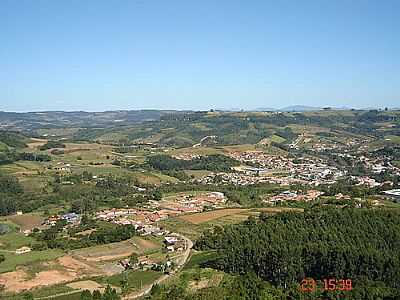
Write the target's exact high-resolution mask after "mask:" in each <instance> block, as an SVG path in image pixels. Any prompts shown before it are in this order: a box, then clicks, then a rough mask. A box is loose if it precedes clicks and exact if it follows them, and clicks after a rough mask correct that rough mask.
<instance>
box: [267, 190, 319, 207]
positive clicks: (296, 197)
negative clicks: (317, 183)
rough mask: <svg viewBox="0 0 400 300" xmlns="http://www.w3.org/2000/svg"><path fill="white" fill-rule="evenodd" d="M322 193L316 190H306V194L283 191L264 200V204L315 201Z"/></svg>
mask: <svg viewBox="0 0 400 300" xmlns="http://www.w3.org/2000/svg"><path fill="white" fill-rule="evenodd" d="M323 194H324V193H323V192H321V191H317V190H308V191H307V192H306V193H302V192H301V191H284V192H282V193H280V194H278V195H275V196H273V197H270V198H268V199H265V200H264V202H266V203H268V204H272V205H276V204H278V203H282V202H286V201H304V202H308V201H313V200H316V199H317V198H318V197H319V196H321V195H323Z"/></svg>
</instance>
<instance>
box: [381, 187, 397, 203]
mask: <svg viewBox="0 0 400 300" xmlns="http://www.w3.org/2000/svg"><path fill="white" fill-rule="evenodd" d="M383 193H384V194H385V195H387V196H389V197H390V198H392V199H393V200H395V201H396V202H400V189H394V190H389V191H384V192H383Z"/></svg>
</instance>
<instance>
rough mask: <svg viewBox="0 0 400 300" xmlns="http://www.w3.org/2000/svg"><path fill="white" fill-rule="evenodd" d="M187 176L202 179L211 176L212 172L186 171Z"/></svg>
mask: <svg viewBox="0 0 400 300" xmlns="http://www.w3.org/2000/svg"><path fill="white" fill-rule="evenodd" d="M185 173H186V175H188V176H190V177H194V178H201V177H204V176H207V175H209V174H211V173H212V172H211V171H207V170H185Z"/></svg>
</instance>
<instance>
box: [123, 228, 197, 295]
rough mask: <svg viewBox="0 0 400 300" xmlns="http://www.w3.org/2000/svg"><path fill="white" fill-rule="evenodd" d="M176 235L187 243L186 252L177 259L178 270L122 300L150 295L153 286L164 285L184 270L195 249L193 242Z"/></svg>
mask: <svg viewBox="0 0 400 300" xmlns="http://www.w3.org/2000/svg"><path fill="white" fill-rule="evenodd" d="M176 235H177V236H179V237H180V238H181V239H183V240H185V241H186V250H185V251H184V252H183V254H182V255H181V256H180V257H179V258H177V259H176V264H177V265H176V269H175V270H174V271H173V272H171V273H170V274H165V275H163V276H161V277H160V278H158V279H157V280H156V281H154V282H153V283H152V284H150V285H148V286H145V287H143V289H142V290H141V291H137V292H134V293H130V294H128V295H126V296H124V297H123V298H122V299H124V300H131V299H137V298H140V297H143V296H144V295H147V294H148V293H150V291H151V289H152V287H153V285H155V284H161V283H163V282H164V281H165V280H167V279H168V278H170V277H171V276H174V275H175V274H176V273H178V272H179V271H180V270H181V269H182V267H183V266H184V265H185V264H186V262H187V260H188V259H189V256H190V250H191V249H192V247H193V242H192V241H191V240H190V239H188V238H187V237H185V236H183V235H181V234H176Z"/></svg>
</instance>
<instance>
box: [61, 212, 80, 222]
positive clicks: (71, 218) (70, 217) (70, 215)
mask: <svg viewBox="0 0 400 300" xmlns="http://www.w3.org/2000/svg"><path fill="white" fill-rule="evenodd" d="M61 219H63V220H65V221H67V222H68V223H77V222H78V221H79V215H78V214H76V213H68V214H65V215H63V216H62V217H61Z"/></svg>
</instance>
